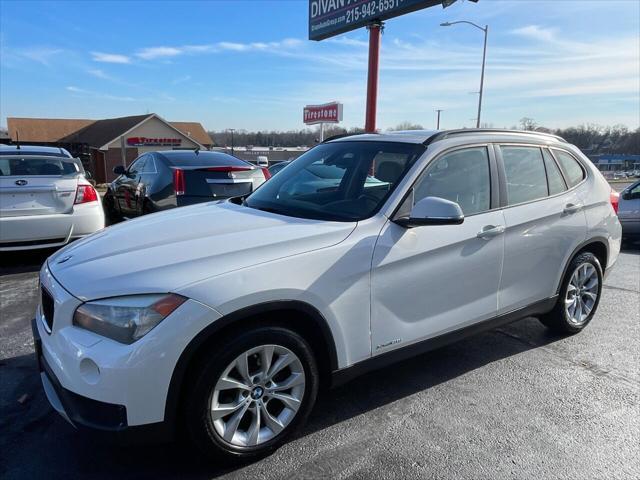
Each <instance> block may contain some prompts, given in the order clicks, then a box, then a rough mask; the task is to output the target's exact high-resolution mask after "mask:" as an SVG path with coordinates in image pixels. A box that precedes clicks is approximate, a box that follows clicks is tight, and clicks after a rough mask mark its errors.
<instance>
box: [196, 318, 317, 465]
mask: <svg viewBox="0 0 640 480" xmlns="http://www.w3.org/2000/svg"><path fill="white" fill-rule="evenodd" d="M218 348H219V350H218V351H217V352H214V353H213V355H212V356H211V357H210V358H209V359H207V360H206V361H205V362H204V363H203V365H202V367H201V370H200V375H199V376H198V378H197V380H196V383H195V385H194V387H193V390H192V391H191V392H190V394H189V397H188V399H187V402H186V411H185V416H186V420H187V429H188V431H189V434H190V436H191V439H192V440H193V441H194V443H195V444H196V445H197V446H198V447H199V448H200V450H202V451H203V452H204V453H205V454H207V455H208V456H211V457H215V458H218V459H220V458H223V459H227V460H234V459H235V460H242V459H250V458H256V457H260V456H263V455H266V454H268V453H270V452H271V451H273V450H274V449H275V448H277V447H278V446H280V445H281V444H282V443H283V442H284V441H285V439H286V437H288V436H289V435H290V434H291V433H292V432H293V431H294V430H295V429H296V428H298V427H300V426H301V425H302V424H303V423H304V422H305V420H306V419H307V417H308V415H309V413H310V411H311V409H312V407H313V404H314V403H315V399H316V395H317V392H318V384H319V375H318V370H317V365H316V361H315V359H314V357H313V352H312V349H311V347H310V346H309V345H308V343H307V342H306V341H305V340H304V339H303V338H302V337H301V336H299V335H298V334H296V333H294V332H292V331H290V330H287V329H284V328H279V327H273V328H260V329H255V330H251V331H248V332H246V333H244V334H242V335H240V336H238V337H237V338H235V339H234V340H232V341H230V342H226V343H225V344H224V345H218Z"/></svg>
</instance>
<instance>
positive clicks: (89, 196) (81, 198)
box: [73, 184, 98, 205]
mask: <svg viewBox="0 0 640 480" xmlns="http://www.w3.org/2000/svg"><path fill="white" fill-rule="evenodd" d="M97 201H98V192H96V189H95V188H93V187H92V186H91V185H89V184H81V185H78V190H77V191H76V199H75V201H74V202H73V204H74V205H79V204H81V203H89V202H97Z"/></svg>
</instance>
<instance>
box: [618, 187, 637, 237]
mask: <svg viewBox="0 0 640 480" xmlns="http://www.w3.org/2000/svg"><path fill="white" fill-rule="evenodd" d="M618 218H619V219H620V223H621V224H622V236H623V237H624V238H638V237H640V182H636V183H634V184H632V185H629V186H628V187H627V188H625V189H624V190H623V191H622V192H621V193H620V200H619V204H618Z"/></svg>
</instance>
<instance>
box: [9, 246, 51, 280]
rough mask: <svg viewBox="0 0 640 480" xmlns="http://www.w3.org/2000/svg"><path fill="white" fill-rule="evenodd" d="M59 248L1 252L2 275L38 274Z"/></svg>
mask: <svg viewBox="0 0 640 480" xmlns="http://www.w3.org/2000/svg"><path fill="white" fill-rule="evenodd" d="M57 250H58V248H44V249H37V250H19V251H15V252H0V275H11V274H14V273H27V272H37V271H38V270H40V268H41V267H42V264H43V263H44V262H45V261H46V260H47V258H49V257H50V256H51V255H53V254H54V253H55V252H56V251H57Z"/></svg>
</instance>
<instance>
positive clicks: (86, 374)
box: [80, 358, 100, 385]
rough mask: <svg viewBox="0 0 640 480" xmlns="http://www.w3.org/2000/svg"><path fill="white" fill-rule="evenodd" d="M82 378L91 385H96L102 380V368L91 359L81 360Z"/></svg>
mask: <svg viewBox="0 0 640 480" xmlns="http://www.w3.org/2000/svg"><path fill="white" fill-rule="evenodd" d="M80 376H81V377H82V379H83V380H84V381H85V382H87V383H88V384H90V385H95V384H96V383H98V380H100V368H98V365H96V363H95V362H94V361H93V360H91V359H90V358H83V359H82V360H80Z"/></svg>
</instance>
